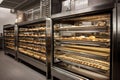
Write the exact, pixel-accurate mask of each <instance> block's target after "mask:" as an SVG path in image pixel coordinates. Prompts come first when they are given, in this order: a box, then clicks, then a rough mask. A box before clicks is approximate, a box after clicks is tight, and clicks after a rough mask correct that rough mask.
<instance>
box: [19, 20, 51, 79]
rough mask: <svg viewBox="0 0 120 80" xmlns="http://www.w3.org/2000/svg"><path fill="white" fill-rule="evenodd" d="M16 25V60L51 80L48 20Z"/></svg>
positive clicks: (49, 22)
mask: <svg viewBox="0 0 120 80" xmlns="http://www.w3.org/2000/svg"><path fill="white" fill-rule="evenodd" d="M17 25H18V43H17V45H18V53H17V55H18V56H17V57H18V59H21V60H23V61H25V62H27V63H29V64H31V65H33V66H35V67H36V68H38V69H40V70H42V71H44V72H46V78H47V79H50V78H51V69H50V65H51V64H50V53H51V46H50V45H51V44H50V42H51V38H50V34H49V33H50V32H51V29H50V25H51V19H50V18H42V19H39V20H34V21H29V22H24V23H19V24H17Z"/></svg>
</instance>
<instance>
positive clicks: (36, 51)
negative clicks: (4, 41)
mask: <svg viewBox="0 0 120 80" xmlns="http://www.w3.org/2000/svg"><path fill="white" fill-rule="evenodd" d="M19 48H23V49H28V50H31V51H35V52H39V53H42V54H46V53H45V52H41V51H36V50H33V49H29V48H24V47H19Z"/></svg>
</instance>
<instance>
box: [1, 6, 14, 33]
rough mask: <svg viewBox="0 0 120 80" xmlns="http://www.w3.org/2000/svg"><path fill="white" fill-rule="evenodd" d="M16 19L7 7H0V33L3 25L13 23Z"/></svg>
mask: <svg viewBox="0 0 120 80" xmlns="http://www.w3.org/2000/svg"><path fill="white" fill-rule="evenodd" d="M15 19H16V15H15V14H11V13H10V10H9V9H6V8H1V7H0V33H2V32H3V25H5V24H14V23H15Z"/></svg>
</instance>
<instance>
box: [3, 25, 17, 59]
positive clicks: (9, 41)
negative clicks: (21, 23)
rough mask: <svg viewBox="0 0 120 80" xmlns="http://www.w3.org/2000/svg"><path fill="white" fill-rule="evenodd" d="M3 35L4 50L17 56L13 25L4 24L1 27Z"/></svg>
mask: <svg viewBox="0 0 120 80" xmlns="http://www.w3.org/2000/svg"><path fill="white" fill-rule="evenodd" d="M3 36H4V52H5V54H10V55H12V56H14V57H15V58H16V57H17V55H16V30H15V25H4V27H3Z"/></svg>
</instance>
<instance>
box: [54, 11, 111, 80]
mask: <svg viewBox="0 0 120 80" xmlns="http://www.w3.org/2000/svg"><path fill="white" fill-rule="evenodd" d="M73 16H74V15H73ZM103 17H104V19H103ZM100 19H101V20H100ZM111 20H112V19H111V9H110V10H109V11H106V13H99V14H97V12H96V14H95V13H94V14H93V13H91V15H90V14H89V15H86V16H85V15H84V16H76V17H75V16H74V17H71V18H70V17H68V18H66V17H62V18H54V19H53V21H54V22H53V23H54V24H53V30H54V33H53V41H54V42H53V43H54V46H53V47H54V49H53V50H54V51H53V55H52V56H53V64H52V65H53V67H52V76H53V77H57V78H59V79H61V80H63V78H62V77H58V74H59V75H60V76H63V75H64V78H65V77H66V78H68V77H69V78H70V76H66V74H67V73H66V74H64V73H63V74H62V73H61V71H59V69H60V70H63V71H64V70H65V71H69V72H70V73H68V75H70V74H76V75H78V76H81V75H82V76H83V77H84V78H86V79H83V80H109V79H110V78H111V76H110V71H111V68H110V66H111V64H112V62H111V55H112V54H113V53H112V52H111V49H112V45H111V35H112V30H111V29H112V26H111V24H112V23H111ZM101 21H106V23H105V24H104V25H99V24H97V23H99V22H101ZM90 37H92V38H91V39H90ZM93 38H94V40H93ZM53 43H52V44H53ZM74 60H75V61H74ZM96 61H98V62H96ZM102 63H103V64H102ZM92 64H94V65H92ZM99 65H103V66H104V67H103V66H101V68H100V66H99ZM56 68H58V70H56ZM86 71H87V73H86ZM88 73H89V74H88ZM91 74H95V75H91ZM76 78H77V77H76ZM53 79H54V78H53ZM72 79H75V78H74V77H71V78H70V79H68V80H72ZM79 79H82V77H81V78H79Z"/></svg>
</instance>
